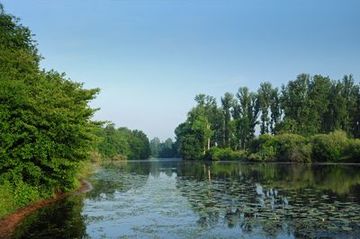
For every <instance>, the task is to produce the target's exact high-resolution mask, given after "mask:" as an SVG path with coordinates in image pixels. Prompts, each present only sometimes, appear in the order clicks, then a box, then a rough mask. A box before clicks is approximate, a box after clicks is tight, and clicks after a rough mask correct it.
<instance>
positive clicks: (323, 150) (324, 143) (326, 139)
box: [311, 131, 355, 162]
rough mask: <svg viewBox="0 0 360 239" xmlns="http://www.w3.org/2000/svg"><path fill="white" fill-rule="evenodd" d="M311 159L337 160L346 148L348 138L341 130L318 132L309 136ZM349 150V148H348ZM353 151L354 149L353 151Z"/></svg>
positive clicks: (320, 160) (322, 160)
mask: <svg viewBox="0 0 360 239" xmlns="http://www.w3.org/2000/svg"><path fill="white" fill-rule="evenodd" d="M311 144H312V153H311V156H312V159H313V160H314V161H317V162H338V161H340V160H341V158H342V157H343V156H344V153H345V149H346V148H348V144H349V140H348V138H347V136H346V133H345V132H343V131H335V132H333V133H330V134H318V135H315V136H313V137H312V138H311ZM349 150H350V149H349ZM354 153H355V151H354Z"/></svg>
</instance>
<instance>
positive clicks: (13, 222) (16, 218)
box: [0, 180, 92, 239]
mask: <svg viewBox="0 0 360 239" xmlns="http://www.w3.org/2000/svg"><path fill="white" fill-rule="evenodd" d="M91 190H92V185H91V183H90V182H88V181H86V180H81V186H80V187H79V188H78V189H77V190H76V191H75V192H68V193H59V194H56V195H55V197H53V198H49V199H44V200H40V201H37V202H35V203H32V204H30V205H28V206H26V207H23V208H19V209H18V210H16V211H15V212H13V213H11V214H10V215H7V216H5V217H4V218H2V219H0V238H1V239H8V238H11V236H12V233H13V232H14V231H15V229H16V227H17V226H18V225H19V224H20V223H21V222H22V220H23V219H24V218H25V217H27V216H29V215H30V214H31V213H33V212H35V211H36V210H38V209H40V208H42V207H45V206H47V205H49V204H51V203H54V202H56V201H58V200H61V199H63V198H65V197H67V196H69V195H74V194H80V193H86V192H89V191H91Z"/></svg>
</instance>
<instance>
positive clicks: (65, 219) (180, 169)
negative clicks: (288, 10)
mask: <svg viewBox="0 0 360 239" xmlns="http://www.w3.org/2000/svg"><path fill="white" fill-rule="evenodd" d="M89 181H90V182H91V184H92V185H93V190H92V191H90V192H88V193H86V194H77V195H72V196H69V197H67V198H65V199H63V200H60V201H58V202H56V203H54V204H52V205H49V206H47V207H44V208H42V209H40V210H39V211H37V212H36V213H34V214H32V215H30V216H29V217H27V218H26V219H25V220H24V221H23V223H22V224H21V225H19V226H18V227H17V229H16V231H15V233H14V234H13V238H358V235H360V166H358V165H301V164H276V163H269V164H247V163H239V162H214V163H204V162H189V161H181V160H160V159H159V160H156V159H154V160H148V161H127V162H117V163H109V164H105V165H103V166H102V167H101V168H100V169H99V170H98V171H97V172H95V173H94V174H93V176H92V177H91V178H90V179H89Z"/></svg>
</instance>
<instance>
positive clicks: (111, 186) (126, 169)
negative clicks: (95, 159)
mask: <svg viewBox="0 0 360 239" xmlns="http://www.w3.org/2000/svg"><path fill="white" fill-rule="evenodd" d="M149 172H150V169H149V165H148V164H146V163H140V162H126V161H125V162H115V163H108V164H104V165H103V166H102V168H101V169H100V170H99V171H98V172H97V173H96V174H95V175H94V176H93V177H92V178H91V184H92V186H93V189H92V190H91V191H90V192H89V193H88V194H87V198H89V199H92V200H100V199H101V198H109V199H112V198H114V194H115V192H116V191H117V192H125V191H128V190H130V189H131V188H139V187H142V186H144V185H145V183H146V179H147V175H148V174H149Z"/></svg>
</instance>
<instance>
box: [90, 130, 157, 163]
mask: <svg viewBox="0 0 360 239" xmlns="http://www.w3.org/2000/svg"><path fill="white" fill-rule="evenodd" d="M97 136H98V137H99V142H98V143H97V144H96V145H95V148H96V150H97V152H98V153H99V154H100V155H101V156H102V158H103V159H105V160H106V159H111V160H126V159H129V160H137V159H147V158H149V156H150V144H149V139H148V138H147V136H146V135H145V134H144V133H143V132H142V131H138V130H129V129H127V128H118V129H116V128H115V125H114V124H108V125H106V126H105V127H102V128H98V130H97Z"/></svg>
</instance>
